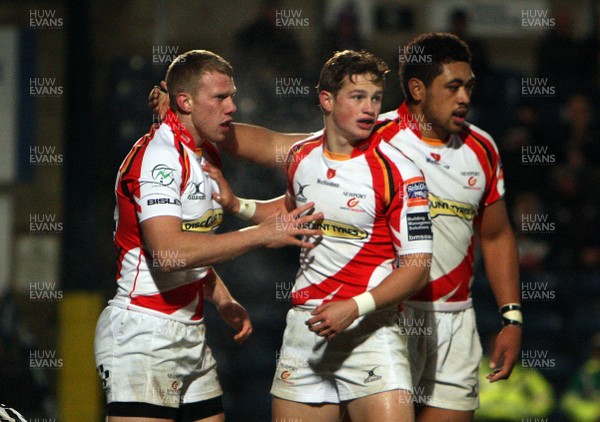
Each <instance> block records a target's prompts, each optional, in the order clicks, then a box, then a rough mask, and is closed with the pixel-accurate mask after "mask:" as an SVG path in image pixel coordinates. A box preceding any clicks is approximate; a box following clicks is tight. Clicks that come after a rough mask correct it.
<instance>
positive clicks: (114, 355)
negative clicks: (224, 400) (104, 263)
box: [94, 306, 223, 408]
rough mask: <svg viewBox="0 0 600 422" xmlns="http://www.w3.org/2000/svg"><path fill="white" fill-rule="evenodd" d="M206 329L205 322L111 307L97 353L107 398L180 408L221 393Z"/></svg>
mask: <svg viewBox="0 0 600 422" xmlns="http://www.w3.org/2000/svg"><path fill="white" fill-rule="evenodd" d="M205 331H206V327H205V325H204V324H203V323H199V324H184V323H182V322H179V321H175V320H172V319H167V318H161V317H157V316H154V315H149V314H145V313H142V312H137V311H130V310H126V309H122V308H119V307H116V306H108V307H106V309H104V311H103V312H102V314H101V315H100V318H99V319H98V323H97V325H96V338H95V341H94V355H95V359H96V368H97V370H98V373H99V375H100V378H101V379H102V384H103V388H104V393H105V395H106V400H107V403H112V402H139V403H149V404H154V405H158V406H164V407H173V408H178V407H179V406H180V404H186V403H195V402H199V401H204V400H208V399H211V398H214V397H218V396H221V395H222V394H223V391H222V390H221V386H220V384H219V379H218V377H217V371H216V366H217V364H216V362H215V360H214V359H213V356H212V353H211V351H210V348H209V347H208V346H207V345H206V342H205Z"/></svg>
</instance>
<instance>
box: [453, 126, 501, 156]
mask: <svg viewBox="0 0 600 422" xmlns="http://www.w3.org/2000/svg"><path fill="white" fill-rule="evenodd" d="M461 137H462V138H463V140H464V141H465V142H476V143H478V144H480V145H481V146H483V147H484V148H486V149H489V150H491V151H493V152H494V153H496V154H497V153H498V146H497V145H496V142H495V141H494V138H493V137H492V135H490V134H489V133H488V132H486V131H485V130H483V129H481V128H480V127H478V126H476V125H474V124H472V123H467V124H465V126H464V129H463V131H462V132H461Z"/></svg>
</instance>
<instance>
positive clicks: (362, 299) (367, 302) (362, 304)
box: [352, 292, 377, 316]
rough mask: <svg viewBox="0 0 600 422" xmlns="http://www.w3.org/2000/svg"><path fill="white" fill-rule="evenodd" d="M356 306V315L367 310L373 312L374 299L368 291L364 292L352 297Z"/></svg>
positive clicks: (366, 312) (374, 306)
mask: <svg viewBox="0 0 600 422" xmlns="http://www.w3.org/2000/svg"><path fill="white" fill-rule="evenodd" d="M352 299H353V300H354V301H355V302H356V305H357V306H358V316H363V315H365V314H368V313H369V312H373V311H374V310H375V309H376V308H377V306H376V305H375V299H373V295H372V294H371V293H369V292H364V293H362V294H359V295H358V296H354V297H353V298H352Z"/></svg>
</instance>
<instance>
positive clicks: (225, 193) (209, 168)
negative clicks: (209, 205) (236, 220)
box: [202, 161, 240, 214]
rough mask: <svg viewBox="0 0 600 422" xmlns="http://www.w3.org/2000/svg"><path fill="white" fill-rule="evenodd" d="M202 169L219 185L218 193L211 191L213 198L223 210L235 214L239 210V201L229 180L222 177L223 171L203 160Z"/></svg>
mask: <svg viewBox="0 0 600 422" xmlns="http://www.w3.org/2000/svg"><path fill="white" fill-rule="evenodd" d="M202 169H203V170H204V171H205V172H206V173H207V174H208V175H209V177H210V178H211V179H213V180H214V181H215V182H216V183H217V186H219V193H216V192H213V199H214V200H215V201H217V202H218V203H219V205H221V206H222V207H223V209H224V210H226V211H227V212H230V213H232V214H235V213H236V212H238V211H239V210H240V201H239V200H238V199H237V197H236V196H235V194H234V193H233V190H232V189H231V186H230V185H229V182H227V180H226V179H225V177H223V173H222V172H221V170H219V169H218V168H217V167H215V166H213V165H212V164H210V163H209V162H208V161H204V164H203V165H202Z"/></svg>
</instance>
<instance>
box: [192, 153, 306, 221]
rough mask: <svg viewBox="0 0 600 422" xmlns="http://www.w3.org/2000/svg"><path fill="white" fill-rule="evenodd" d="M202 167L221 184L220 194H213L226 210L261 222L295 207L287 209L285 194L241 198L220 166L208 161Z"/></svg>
mask: <svg viewBox="0 0 600 422" xmlns="http://www.w3.org/2000/svg"><path fill="white" fill-rule="evenodd" d="M202 168H203V170H204V171H205V172H206V173H207V174H208V175H209V176H210V178H211V179H213V180H214V181H215V182H216V183H217V185H218V186H219V194H216V193H215V194H213V198H214V199H215V200H216V201H217V202H218V203H219V204H220V205H221V206H222V207H223V209H224V210H225V211H227V212H229V213H230V214H233V215H236V216H238V217H239V218H241V219H243V220H246V221H250V222H252V223H255V224H259V223H261V222H263V221H265V220H266V219H267V218H268V217H270V216H271V215H273V214H277V213H280V214H282V215H284V214H285V213H287V211H291V210H292V209H293V208H294V207H292V208H288V209H286V205H285V202H284V196H283V195H282V196H278V197H276V198H272V199H267V200H264V201H261V200H258V199H245V198H239V197H237V196H236V195H235V194H234V193H233V190H232V189H231V185H230V184H229V182H228V181H227V180H226V179H225V177H223V173H222V172H221V170H219V168H218V167H216V166H214V165H212V164H210V163H208V162H206V163H204V164H203V167H202Z"/></svg>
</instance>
